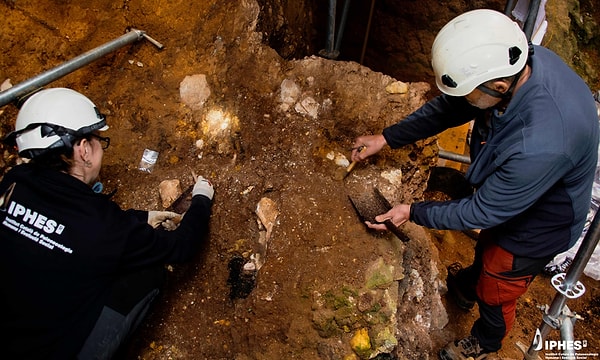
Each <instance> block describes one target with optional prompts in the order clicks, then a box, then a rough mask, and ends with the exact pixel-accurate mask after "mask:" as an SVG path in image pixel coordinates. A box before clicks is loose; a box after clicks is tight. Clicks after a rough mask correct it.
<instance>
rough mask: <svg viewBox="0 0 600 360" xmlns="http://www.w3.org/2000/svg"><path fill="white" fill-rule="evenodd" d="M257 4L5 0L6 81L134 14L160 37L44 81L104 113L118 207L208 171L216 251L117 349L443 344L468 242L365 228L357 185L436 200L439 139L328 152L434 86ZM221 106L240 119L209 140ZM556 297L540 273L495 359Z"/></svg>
mask: <svg viewBox="0 0 600 360" xmlns="http://www.w3.org/2000/svg"><path fill="white" fill-rule="evenodd" d="M264 9H265V8H264V7H259V6H258V4H257V3H255V2H254V1H252V0H244V1H239V2H237V1H233V2H230V1H226V2H223V1H221V2H219V1H213V0H211V1H201V2H190V1H188V2H184V1H170V2H166V1H159V0H156V1H141V0H126V1H122V2H119V3H116V2H114V1H109V0H95V1H78V2H69V1H62V2H49V3H43V2H42V3H40V2H34V1H18V2H16V1H7V0H5V1H2V2H0V12H2V13H3V14H4V17H3V21H2V24H1V25H0V43H1V44H2V48H3V49H4V51H3V54H4V56H3V57H1V58H0V81H4V79H7V78H10V79H11V81H12V83H13V84H18V83H20V82H22V81H24V80H26V79H28V78H30V77H33V76H35V75H37V74H39V73H41V72H43V71H45V70H48V69H50V68H52V67H54V66H57V65H59V64H60V63H62V62H64V61H67V60H69V59H71V58H73V57H75V56H77V55H80V54H82V53H84V52H85V51H87V50H90V49H91V48H93V47H96V46H99V45H101V44H103V43H105V42H107V41H110V40H112V39H114V38H116V37H118V36H120V35H121V34H122V33H123V31H124V30H125V29H126V28H128V27H134V28H138V29H141V30H144V31H146V32H147V33H148V34H149V35H150V36H152V37H153V38H155V39H156V40H158V41H160V42H162V43H163V44H164V45H165V48H164V49H163V50H162V51H159V50H157V49H156V48H155V47H154V46H153V45H152V44H150V43H149V42H146V41H140V42H138V43H135V44H132V45H130V46H125V47H123V48H122V49H120V50H118V51H115V52H113V53H111V54H109V55H107V56H105V57H103V58H102V59H100V60H98V61H96V62H94V63H92V64H90V65H87V66H86V67H84V68H82V69H80V70H77V71H76V72H73V73H72V74H69V75H67V76H65V77H64V78H62V79H59V80H57V81H55V82H53V83H52V84H49V85H48V86H52V87H58V86H65V87H71V88H74V89H76V90H78V91H80V92H82V93H84V94H86V95H87V96H89V97H90V98H91V99H92V100H93V101H95V102H96V104H97V105H98V106H99V107H100V108H101V110H102V111H103V112H104V113H106V114H107V115H108V121H109V124H110V126H111V128H110V130H109V131H108V133H107V135H108V136H110V137H111V147H110V148H109V149H108V151H107V152H106V154H105V160H104V165H103V170H102V173H101V177H102V181H103V183H104V187H105V191H106V192H109V191H113V190H116V191H117V192H116V194H115V196H114V200H115V201H116V202H117V203H119V204H120V205H121V206H122V207H123V208H139V209H148V210H150V209H162V208H163V206H162V202H161V199H160V197H159V193H158V185H159V183H160V182H161V181H163V180H166V179H178V180H180V181H181V183H182V188H184V189H185V188H186V187H188V186H190V185H191V184H192V177H191V171H192V170H193V171H194V172H195V173H197V174H201V175H203V176H205V177H207V178H209V179H210V180H211V181H212V182H213V183H214V185H215V189H216V195H215V199H214V206H213V215H212V218H211V231H210V234H209V243H208V245H207V247H206V249H205V250H204V251H203V253H202V254H200V255H198V257H197V258H196V259H195V260H194V261H193V262H191V263H189V264H184V265H173V266H171V270H172V271H171V273H170V276H169V281H168V284H167V286H166V288H165V291H164V292H163V295H162V297H161V298H160V299H159V300H158V302H157V304H156V306H155V308H154V310H153V311H152V313H151V314H150V316H149V318H148V321H147V322H145V323H144V325H143V326H142V328H141V329H140V331H139V332H138V333H137V334H136V336H135V337H134V339H132V342H131V343H130V345H129V347H128V348H127V349H125V350H124V354H123V357H124V358H127V359H239V360H244V359H288V358H296V359H317V358H322V359H353V358H355V357H353V356H356V355H353V354H354V353H353V351H352V349H351V345H350V341H351V339H352V337H353V336H354V335H355V334H356V333H357V331H358V330H359V329H361V328H368V329H369V335H370V336H371V337H372V338H375V337H376V335H380V334H381V333H383V331H381V332H379V330H381V329H382V328H386V327H388V328H389V326H391V329H392V332H393V334H394V337H395V338H396V339H397V346H394V347H393V349H394V350H390V351H387V352H386V351H383V352H381V353H380V355H379V356H380V358H385V356H387V355H385V354H391V355H390V356H388V358H393V357H398V358H401V359H429V358H436V353H437V350H438V349H439V348H440V347H441V346H443V345H444V344H445V343H446V342H447V341H449V340H452V339H454V338H457V337H462V336H464V335H466V334H467V333H468V329H469V328H470V326H471V324H472V322H473V321H474V320H475V319H476V310H475V311H473V312H471V313H465V312H462V311H460V310H458V309H457V308H456V307H455V306H454V305H453V304H452V303H451V302H448V303H447V302H446V297H445V295H444V285H443V283H444V281H443V280H444V278H445V267H446V266H448V265H449V264H451V263H453V262H455V261H460V262H462V263H463V264H465V265H466V264H468V263H469V261H470V259H471V256H472V251H473V246H474V240H473V239H472V238H470V237H468V236H466V235H465V234H463V233H460V232H450V231H448V232H440V231H435V232H430V231H426V230H424V229H422V228H420V227H417V226H414V225H412V224H407V225H406V226H405V229H403V231H406V233H407V235H408V236H409V237H410V238H411V240H410V241H409V242H407V243H402V242H400V241H399V240H398V239H397V238H395V237H394V236H393V235H391V234H389V233H372V232H369V231H367V230H366V228H365V227H364V226H363V224H361V223H360V221H359V219H358V216H357V214H356V212H355V211H354V209H353V207H352V205H351V203H350V201H349V199H348V195H350V194H361V193H364V192H365V191H371V190H372V188H373V187H374V186H377V187H378V188H380V189H381V190H382V192H383V193H384V195H385V196H386V197H387V198H388V199H389V200H390V201H391V202H392V203H398V202H412V201H415V200H421V199H424V198H425V197H426V196H429V197H431V196H433V194H431V193H425V188H426V185H427V180H428V177H429V172H430V168H431V167H432V166H434V165H435V164H436V161H437V157H436V156H437V146H436V139H428V140H425V141H421V142H419V143H417V144H415V145H411V146H406V147H404V148H403V149H400V150H398V151H395V152H392V151H383V152H382V153H381V154H380V155H378V156H377V157H375V158H373V159H370V160H369V161H367V162H366V163H361V164H359V165H357V166H356V168H355V169H354V170H353V172H352V173H350V174H349V176H348V177H346V178H345V179H343V180H340V179H339V178H338V177H337V176H336V174H338V173H339V169H340V165H339V164H336V163H335V161H334V160H332V159H331V156H329V155H330V154H335V153H337V154H341V155H345V156H346V157H349V149H350V147H351V146H352V142H353V139H354V138H355V137H356V136H358V135H362V134H366V133H378V132H380V131H381V129H383V127H385V126H387V125H390V124H392V123H394V122H397V121H399V120H400V119H402V117H403V116H405V115H407V114H408V113H410V111H412V110H414V109H416V108H417V107H418V106H419V105H420V104H422V103H423V102H424V101H425V100H426V98H427V94H428V90H429V85H428V84H426V83H419V82H411V83H408V93H405V94H399V93H392V94H390V93H389V92H386V90H385V88H386V86H387V85H389V84H391V83H393V82H394V79H393V78H391V77H389V76H387V75H384V74H382V73H379V72H374V71H372V70H370V69H369V68H366V67H363V66H360V65H358V64H357V63H354V62H351V61H338V62H336V61H330V60H325V59H322V58H316V57H308V58H305V59H302V60H285V59H283V58H281V57H280V56H279V55H278V53H277V52H275V51H274V50H273V49H271V48H269V47H268V46H266V45H265V44H264V43H263V40H264V38H265V37H268V35H269V34H267V31H266V29H263V33H259V32H257V31H256V27H257V22H258V19H259V15H260V14H261V11H263V10H264ZM271 15H272V14H271ZM261 16H262V15H261ZM296 51H297V49H296ZM289 52H290V53H294V51H293V50H289ZM195 74H203V75H206V80H207V82H208V85H209V87H210V90H211V95H210V96H209V97H208V99H207V100H206V102H205V103H204V105H203V106H201V107H200V108H198V109H192V108H191V107H190V106H188V105H185V104H184V103H183V102H182V101H181V99H180V95H179V86H180V83H181V81H182V80H183V79H184V78H185V77H186V76H190V75H195ZM286 79H287V80H291V81H293V82H294V84H295V85H297V87H298V88H299V89H300V92H299V94H298V95H297V99H296V100H295V101H294V102H293V103H290V104H287V105H288V106H285V105H286V103H285V102H284V101H282V99H281V92H282V82H283V81H284V80H286ZM399 80H402V79H399ZM309 98H310V99H312V100H314V103H316V104H317V108H318V113H317V116H312V115H311V114H310V113H309V112H307V110H308V109H309V108H310V105H311V103H310V102H304V103H302V100H307V99H309ZM314 103H313V104H314ZM298 104H301V105H302V104H304V106H301V105H300V107H298V106H299V105H298ZM212 110H215V111H217V110H218V111H221V112H222V113H223V114H226V117H227V118H228V119H229V121H230V122H229V123H230V124H236V125H235V126H234V127H232V128H230V129H228V131H227V132H226V133H225V134H218V136H214V137H213V136H211V134H209V133H208V132H207V131H206V124H207V120H206V117H207V114H208V113H209V112H210V111H212ZM16 113H17V110H16V108H15V107H14V106H12V105H9V106H5V107H3V108H2V109H0V126H1V131H0V135H2V136H4V135H5V134H6V133H7V132H8V131H10V130H11V127H12V126H13V123H14V117H15V115H16ZM198 140H203V142H204V145H203V146H202V147H199V146H198V143H197V141H198ZM146 148H149V149H153V150H156V151H158V152H159V153H160V155H159V159H158V163H157V164H156V167H155V168H154V170H153V171H152V173H145V172H141V171H139V170H138V165H139V162H140V158H141V155H142V152H143V151H144V149H146ZM2 161H3V163H2V164H0V165H2V168H3V169H4V170H6V169H7V168H9V167H10V166H12V165H14V163H15V161H16V159H15V157H14V154H13V153H12V152H10V151H8V150H7V151H6V152H5V154H4V156H3V160H2ZM398 169H400V170H401V172H394V171H395V170H398ZM265 197H266V198H269V199H271V200H272V201H274V203H275V204H276V206H277V210H278V213H279V215H278V217H277V220H276V222H275V223H274V224H273V231H272V233H271V237H270V241H269V245H268V251H267V253H266V262H265V265H264V266H263V267H262V268H261V269H260V270H259V272H258V274H257V277H256V284H255V287H254V288H253V289H252V291H251V292H250V293H249V295H248V296H247V297H245V298H239V297H238V298H234V299H232V298H231V297H230V291H231V287H230V284H229V283H228V279H230V271H229V270H230V268H229V265H230V262H231V260H232V259H234V258H239V257H241V258H242V259H244V260H246V259H248V257H249V256H250V255H251V254H255V253H256V252H257V251H260V250H259V246H258V240H259V239H260V237H261V236H263V235H264V232H265V227H264V224H262V223H261V222H260V220H259V218H258V216H257V214H256V207H257V204H258V203H259V201H260V200H261V199H262V198H265ZM380 263H383V264H384V265H386V266H383V267H380V268H377V269H379V270H381V271H382V272H385V271H383V270H382V269H391V274H390V275H391V278H392V279H391V281H388V282H386V283H385V284H378V285H377V286H374V287H369V286H370V285H369V281H370V280H372V279H373V276H371V275H372V274H373V272H371V269H372V268H373V265H374V264H380ZM379 270H377V271H379ZM582 281H583V283H584V284H585V285H586V287H587V292H586V293H585V295H584V296H582V297H581V298H579V299H577V300H573V301H569V303H568V305H569V307H570V308H571V310H573V311H575V312H577V313H578V314H581V315H582V316H583V317H584V318H585V320H584V321H579V322H577V324H576V328H575V338H576V339H580V340H587V342H588V347H587V350H588V352H599V351H600V341H599V340H598V337H597V335H596V334H598V333H599V332H600V322H599V321H598V312H599V308H598V306H599V304H598V301H597V299H598V292H599V291H600V287H599V286H598V282H596V281H593V280H591V279H589V278H587V277H584V278H583V279H582ZM554 294H555V291H554V290H553V289H552V288H551V287H550V285H549V281H548V279H547V278H545V277H538V278H537V279H536V280H535V282H534V283H533V284H532V286H531V289H530V291H529V292H528V293H527V294H526V295H525V296H524V297H523V298H522V299H521V300H520V302H519V304H518V308H517V323H516V324H515V327H514V329H513V330H512V331H511V333H510V335H509V336H508V337H507V339H506V341H505V345H504V349H503V350H502V351H501V352H500V354H499V356H500V357H501V358H504V359H518V358H522V356H521V355H520V353H519V352H518V351H517V350H516V348H515V346H514V344H515V343H516V342H517V341H520V342H523V343H524V344H527V345H528V344H529V343H530V342H531V340H532V338H533V334H534V332H535V329H536V328H537V327H538V326H539V325H540V323H541V320H542V312H541V311H540V310H539V309H538V306H539V305H543V304H549V303H550V302H551V300H552V298H553V296H554ZM439 304H442V305H444V307H442V306H441V305H439ZM392 305H393V306H392ZM390 308H393V310H392V309H390ZM444 308H445V310H444ZM372 309H376V310H372ZM344 311H346V313H345V314H344V315H343V312H344ZM446 311H447V314H446ZM329 315H331V316H329ZM377 316H379V317H380V318H379V320H378V321H377V322H374V321H373V317H377ZM446 317H447V320H448V321H447V322H446V321H445V320H446ZM446 323H447V325H446ZM551 338H553V339H557V338H558V334H557V332H553V333H551ZM541 355H543V354H541Z"/></svg>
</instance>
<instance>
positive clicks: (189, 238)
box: [113, 195, 212, 268]
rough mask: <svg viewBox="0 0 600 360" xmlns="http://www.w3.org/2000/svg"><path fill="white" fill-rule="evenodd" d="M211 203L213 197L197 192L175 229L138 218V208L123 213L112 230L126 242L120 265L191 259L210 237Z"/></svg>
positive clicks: (131, 266) (129, 265)
mask: <svg viewBox="0 0 600 360" xmlns="http://www.w3.org/2000/svg"><path fill="white" fill-rule="evenodd" d="M211 206H212V201H211V200H210V199H209V198H207V197H206V196H203V195H196V196H194V197H193V198H192V203H191V205H190V207H189V209H188V210H187V212H186V213H185V215H184V216H183V219H182V220H181V223H180V224H179V226H178V227H177V229H175V230H173V231H167V230H164V229H162V228H158V229H154V228H152V226H150V225H148V223H147V222H146V220H143V219H138V220H137V221H136V218H137V217H138V216H135V215H136V212H129V215H130V216H123V219H122V221H121V226H120V227H119V228H118V229H117V230H115V231H114V233H113V234H114V236H116V237H119V238H121V239H122V241H123V242H124V248H123V253H122V259H121V267H124V268H136V267H140V266H146V265H151V264H159V263H163V264H169V263H181V262H185V261H188V260H190V259H192V258H193V257H194V255H195V254H196V253H197V252H198V250H199V249H200V248H201V247H202V245H203V244H205V243H206V241H207V235H208V227H209V220H210V215H211ZM131 215H134V216H131ZM137 215H139V214H137Z"/></svg>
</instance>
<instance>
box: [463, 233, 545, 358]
mask: <svg viewBox="0 0 600 360" xmlns="http://www.w3.org/2000/svg"><path fill="white" fill-rule="evenodd" d="M552 258H553V257H552V256H551V257H545V258H529V257H520V256H515V255H513V254H511V253H510V252H508V251H506V250H504V249H502V248H501V247H499V246H498V245H496V243H495V242H494V241H493V234H492V233H491V232H490V231H482V232H481V233H480V235H479V240H478V242H477V245H476V247H475V259H474V261H473V264H472V265H471V266H469V267H468V268H466V269H465V271H462V272H461V273H460V274H459V277H460V279H459V280H458V282H459V283H462V284H468V286H469V287H470V289H465V290H466V291H465V292H466V293H469V292H470V293H473V292H474V293H475V294H476V299H477V304H478V305H479V319H477V320H476V321H475V323H474V324H473V327H472V328H471V335H473V336H475V337H476V338H477V339H478V340H479V344H480V345H481V347H482V348H483V349H484V350H486V351H487V352H494V351H498V350H499V349H500V348H501V347H502V339H504V337H505V336H506V334H507V333H508V332H509V331H510V329H511V328H512V326H513V324H514V322H515V313H516V305H517V299H518V298H519V297H520V296H521V295H523V294H524V293H525V292H526V291H527V288H528V287H529V285H530V284H531V282H532V281H533V279H534V278H535V276H536V275H537V274H539V273H540V272H541V271H542V270H543V269H544V266H545V265H546V264H547V263H548V261H550V260H551V259H552ZM468 290H471V291H468ZM473 290H474V291H473Z"/></svg>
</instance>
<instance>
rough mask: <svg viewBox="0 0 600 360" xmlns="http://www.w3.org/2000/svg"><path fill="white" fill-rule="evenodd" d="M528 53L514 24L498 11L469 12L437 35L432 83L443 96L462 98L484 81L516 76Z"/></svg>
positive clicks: (522, 34)
mask: <svg viewBox="0 0 600 360" xmlns="http://www.w3.org/2000/svg"><path fill="white" fill-rule="evenodd" d="M528 52H529V44H528V41H527V37H526V36H525V33H524V32H523V31H522V30H521V28H520V27H519V25H518V24H517V23H516V22H514V21H512V20H511V19H510V18H509V17H508V16H506V15H504V14H502V13H501V12H498V11H494V10H489V9H479V10H472V11H469V12H466V13H464V14H462V15H459V16H457V17H456V18H454V19H453V20H451V21H450V22H449V23H448V24H446V25H445V26H444V27H443V28H442V29H441V30H440V32H439V33H438V34H437V36H436V38H435V40H434V42H433V47H432V49H431V55H432V61H431V63H432V66H433V72H434V73H435V82H436V84H437V86H438V88H439V89H440V90H441V91H442V92H443V93H445V94H448V95H452V96H465V95H467V94H469V93H470V92H471V91H473V89H475V88H476V87H478V86H479V85H481V84H483V83H485V82H486V81H489V80H493V79H498V78H502V77H508V76H512V75H515V74H517V73H518V72H519V71H521V70H522V69H523V68H524V67H525V64H526V63H527V57H528Z"/></svg>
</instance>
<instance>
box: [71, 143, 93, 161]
mask: <svg viewBox="0 0 600 360" xmlns="http://www.w3.org/2000/svg"><path fill="white" fill-rule="evenodd" d="M73 151H74V155H75V156H78V157H79V158H80V159H81V160H83V161H87V160H88V159H89V156H90V155H91V152H92V147H91V146H90V142H89V141H88V140H87V139H85V138H84V139H81V141H79V144H77V145H75V146H74V147H73Z"/></svg>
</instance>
